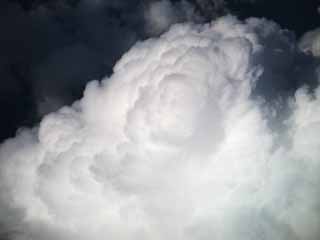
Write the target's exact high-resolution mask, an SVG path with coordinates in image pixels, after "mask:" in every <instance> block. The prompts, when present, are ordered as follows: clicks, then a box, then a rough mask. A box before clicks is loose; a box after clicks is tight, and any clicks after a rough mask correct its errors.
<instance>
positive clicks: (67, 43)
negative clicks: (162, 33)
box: [0, 0, 320, 141]
mask: <svg viewBox="0 0 320 240" xmlns="http://www.w3.org/2000/svg"><path fill="white" fill-rule="evenodd" d="M88 2H90V1H86V0H54V1H53V0H52V1H51V0H11V1H10V0H1V2H0V29H1V30H2V31H1V34H0V52H1V54H0V77H1V78H0V79H1V85H0V107H1V109H2V116H1V118H0V140H1V141H2V140H4V139H6V138H8V137H12V136H14V134H15V132H16V131H17V129H18V128H19V127H22V126H33V125H34V124H35V123H37V122H38V121H39V119H40V118H41V117H42V116H43V115H44V114H46V113H48V112H51V111H54V110H56V109H57V108H59V107H61V106H62V105H65V104H70V103H72V102H73V101H74V100H76V99H79V98H80V97H81V94H82V91H83V88H84V86H85V84H86V83H87V82H88V81H90V80H93V79H101V78H102V77H103V76H105V75H108V74H110V73H111V72H112V66H113V65H114V63H115V62H116V60H117V59H119V57H120V56H121V55H122V54H123V53H124V52H125V51H127V50H128V49H129V48H130V46H132V45H133V44H134V43H135V42H136V41H138V40H142V39H145V38H147V37H152V36H154V35H157V34H158V33H155V32H152V31H150V29H149V30H148V20H147V19H146V18H145V11H146V9H147V8H148V6H149V5H150V4H151V3H152V2H153V1H152V0H149V1H142V0H104V1H103V0H101V1H100V2H103V3H101V4H100V5H99V6H98V5H95V6H92V5H90V4H89V3H88ZM172 2H178V1H172ZM188 2H189V3H190V4H191V5H192V6H194V9H195V11H196V14H197V15H198V16H200V17H202V18H201V21H209V20H211V19H212V18H215V17H217V16H220V15H223V14H226V13H232V14H234V15H237V16H238V17H240V18H247V17H252V16H256V17H265V18H268V19H272V20H274V21H275V22H277V23H278V24H280V25H281V26H282V27H284V28H288V29H290V30H292V31H293V32H294V33H295V34H296V37H300V36H301V35H302V34H303V33H305V32H306V31H308V30H311V29H314V28H316V27H319V26H320V19H319V16H320V15H319V14H318V12H317V8H318V6H319V5H320V3H319V1H317V0H251V1H250V0H229V1H227V2H226V3H223V2H222V1H210V0H188ZM180 20H183V17H181V18H180ZM199 21H200V20H199Z"/></svg>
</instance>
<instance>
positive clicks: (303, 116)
mask: <svg viewBox="0 0 320 240" xmlns="http://www.w3.org/2000/svg"><path fill="white" fill-rule="evenodd" d="M293 41H294V40H293V39H292V38H290V35H288V34H286V32H285V31H282V30H281V29H280V28H279V26H277V25H276V24H274V23H271V22H268V21H266V20H259V19H248V20H246V21H245V22H240V21H238V20H237V19H236V18H234V17H231V16H227V17H224V18H221V19H219V20H217V21H215V22H212V23H211V24H205V25H196V24H180V25H175V26H174V27H172V28H171V29H170V31H169V32H167V33H165V34H163V35H162V36H160V37H159V38H154V39H149V40H146V41H144V42H139V43H137V44H135V45H134V47H133V48H131V49H130V51H128V52H127V53H126V54H124V56H123V57H122V58H121V60H120V61H118V62H117V64H116V65H115V66H114V69H113V71H114V73H113V74H112V76H110V77H106V78H105V79H104V80H103V81H102V82H98V81H92V82H90V83H89V84H88V85H87V87H86V90H85V92H84V96H83V98H82V99H81V100H79V101H77V102H75V103H74V104H73V105H72V106H69V107H63V108H61V109H60V110H59V111H57V112H54V113H51V114H49V115H47V116H45V117H44V118H43V119H42V121H41V123H40V124H39V126H38V127H35V128H34V129H24V130H21V131H20V132H19V133H18V134H17V136H16V137H15V138H12V139H9V140H7V141H6V142H4V143H3V144H2V145H1V148H0V216H1V217H0V223H1V226H2V229H3V232H4V233H3V234H7V235H9V236H10V239H15V240H26V239H32V240H40V239H41V240H43V239H45V240H48V239H68V240H71V239H84V240H86V239H94V240H100V239H106V238H107V239H130V240H132V239H139V240H140V239H190V240H191V239H197V240H198V239H224V240H242V239H246V240H248V239H252V240H253V239H255V240H256V239H281V240H287V239H290V240H292V239H304V240H315V239H318V237H319V234H320V232H319V228H318V226H319V224H320V211H319V189H320V188H319V184H320V182H319V181H320V177H319V170H320V164H319V157H320V150H319V149H320V140H319V137H318V135H319V132H320V109H319V106H320V89H319V88H316V89H314V90H313V91H312V92H310V91H308V89H307V88H306V87H304V88H300V89H299V90H297V91H296V92H295V94H294V95H293V96H292V97H290V98H288V99H286V100H285V101H286V103H287V104H285V105H284V106H285V107H284V108H285V109H283V108H281V107H277V106H275V107H274V106H272V107H269V106H268V105H265V104H266V103H263V101H260V100H259V99H257V98H256V97H254V93H255V91H256V86H258V84H259V82H260V81H273V79H270V78H268V77H267V76H268V75H264V73H263V72H264V71H265V70H266V71H269V70H268V69H272V67H270V66H278V67H281V68H285V66H284V65H283V62H286V60H287V58H288V55H289V58H290V54H294V51H298V50H297V48H293V47H292V45H294V44H295V43H294V42H293ZM280 43H281V44H280ZM278 53H281V54H280V55H279V54H278ZM281 56H283V57H281ZM261 59H265V60H264V61H262V60H261ZM274 68H275V69H277V68H276V67H274ZM279 71H280V70H279ZM318 79H319V75H318ZM261 96H262V97H263V96H264V95H263V94H262V95H261ZM275 115H276V117H274V116H275ZM274 119H276V120H277V121H281V124H278V125H276V124H273V123H272V121H273V120H274ZM270 125H271V126H270ZM280 126H281V127H280Z"/></svg>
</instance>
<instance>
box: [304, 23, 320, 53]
mask: <svg viewBox="0 0 320 240" xmlns="http://www.w3.org/2000/svg"><path fill="white" fill-rule="evenodd" d="M299 46H300V48H301V50H302V51H304V52H306V53H310V54H312V55H313V56H315V57H320V29H319V28H318V29H314V30H312V31H309V32H307V33H305V34H304V35H303V36H302V38H301V40H300V43H299Z"/></svg>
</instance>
